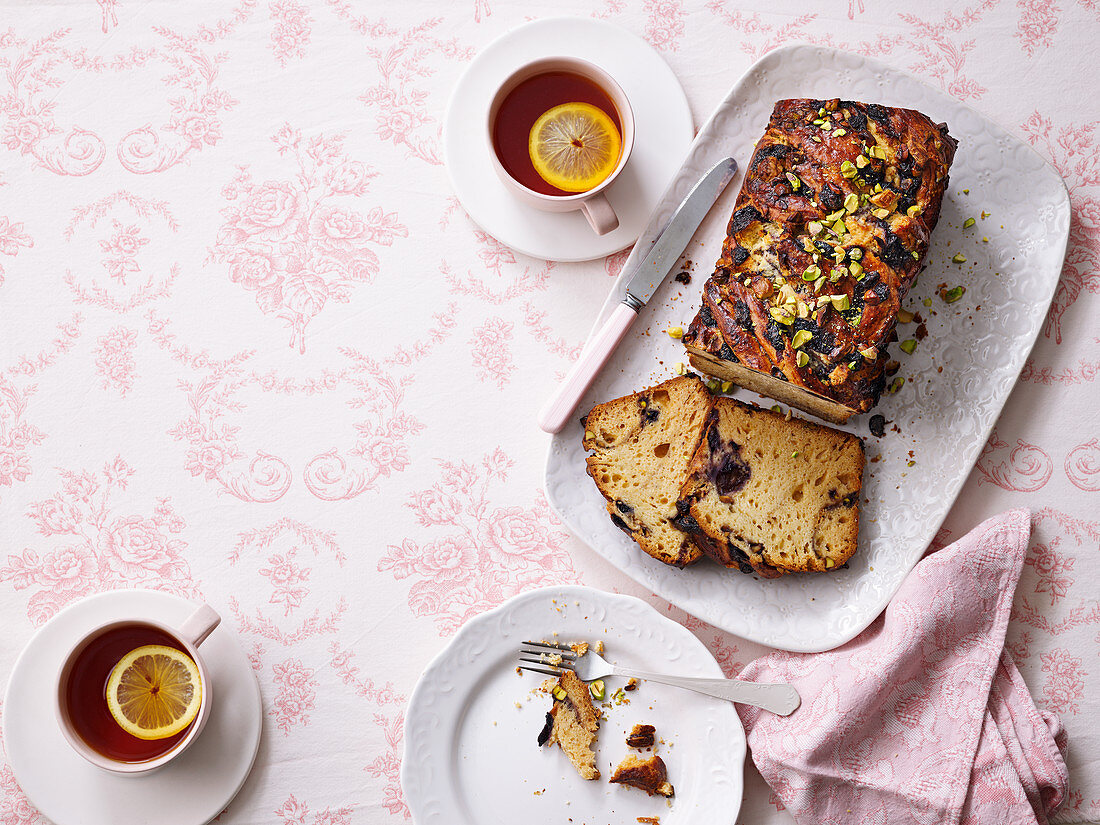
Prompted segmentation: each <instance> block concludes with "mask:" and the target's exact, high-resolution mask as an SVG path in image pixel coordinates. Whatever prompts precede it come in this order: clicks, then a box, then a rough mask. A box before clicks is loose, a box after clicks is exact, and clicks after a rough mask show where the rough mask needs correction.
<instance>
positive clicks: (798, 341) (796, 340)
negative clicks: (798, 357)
mask: <svg viewBox="0 0 1100 825" xmlns="http://www.w3.org/2000/svg"><path fill="white" fill-rule="evenodd" d="M813 337H814V334H813V333H812V332H810V331H809V330H807V329H800V330H798V332H796V333H795V334H794V337H793V338H791V346H792V347H794V348H795V349H801V348H802V346H803V345H804V344H808V343H810V341H811V339H813Z"/></svg>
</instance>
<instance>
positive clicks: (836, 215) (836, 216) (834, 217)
mask: <svg viewBox="0 0 1100 825" xmlns="http://www.w3.org/2000/svg"><path fill="white" fill-rule="evenodd" d="M843 217H844V210H843V209H838V210H836V212H830V213H829V214H828V215H826V216H825V220H826V221H828V222H829V223H836V222H837V221H839V220H840V219H841V218H843Z"/></svg>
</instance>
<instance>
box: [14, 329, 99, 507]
mask: <svg viewBox="0 0 1100 825" xmlns="http://www.w3.org/2000/svg"><path fill="white" fill-rule="evenodd" d="M83 320H84V319H83V318H82V317H81V316H80V315H74V316H73V317H72V319H71V320H69V321H65V322H62V323H60V324H58V325H57V336H56V337H55V338H54V339H53V341H51V342H50V346H49V347H48V348H47V349H44V350H42V351H41V352H38V353H36V354H34V355H23V356H22V357H20V358H18V359H17V360H16V361H15V363H14V364H11V365H10V366H9V367H8V368H7V369H6V370H4V371H3V372H0V495H2V494H3V493H4V492H6V491H7V489H8V488H11V487H12V486H14V485H15V484H17V483H19V482H23V481H26V480H27V479H28V478H30V476H31V472H32V469H31V458H30V450H31V448H32V447H35V446H37V445H39V444H41V443H42V442H43V441H44V440H45V438H46V433H44V432H43V431H42V430H41V429H40V428H39V427H37V426H36V425H35V424H33V423H32V422H31V420H30V419H29V418H28V408H29V405H30V399H31V396H33V395H34V393H35V391H36V390H37V389H38V387H37V385H36V384H33V383H27V382H26V381H25V379H27V378H35V377H37V376H38V375H39V374H41V372H42V371H43V370H45V369H47V368H49V367H51V366H53V365H54V364H55V363H56V362H57V360H58V359H59V358H60V356H61V355H64V354H65V353H67V352H69V351H70V350H71V349H72V348H73V346H74V345H75V344H76V341H77V339H78V338H79V337H80V333H81V324H82V323H83Z"/></svg>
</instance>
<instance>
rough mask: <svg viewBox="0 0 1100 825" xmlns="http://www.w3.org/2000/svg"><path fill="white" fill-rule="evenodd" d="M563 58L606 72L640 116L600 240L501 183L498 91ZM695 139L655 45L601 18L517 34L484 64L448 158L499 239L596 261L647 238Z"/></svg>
mask: <svg viewBox="0 0 1100 825" xmlns="http://www.w3.org/2000/svg"><path fill="white" fill-rule="evenodd" d="M560 55H568V56H571V57H579V58H583V59H584V60H588V61H589V62H591V63H595V64H596V65H598V66H600V67H601V68H603V69H604V70H605V71H606V72H607V73H608V74H610V75H611V76H612V77H614V78H615V79H616V80H617V81H618V82H619V85H620V86H622V87H623V91H625V92H626V95H627V97H628V98H629V99H630V106H631V108H632V109H633V110H634V122H635V138H634V151H633V152H632V153H631V155H630V160H629V161H628V162H627V165H626V167H625V168H624V169H623V171H622V172H621V173H620V175H619V178H618V179H617V180H616V181H615V183H614V184H613V185H612V186H611V187H610V188H609V189H608V190H607V197H608V200H610V201H611V204H612V206H614V207H615V212H616V213H617V214H618V216H619V228H618V229H616V230H614V231H613V232H609V233H607V234H606V235H597V234H596V233H595V232H593V231H592V228H591V227H590V226H589V225H588V222H587V221H586V220H585V219H584V216H582V215H581V213H580V212H564V213H551V212H542V211H539V210H538V209H533V208H531V207H529V206H525V205H524V204H521V203H520V202H519V201H518V200H516V198H514V197H513V196H512V195H511V193H510V192H509V191H508V190H507V189H505V188H504V185H503V184H502V183H501V182H500V180H499V179H498V178H497V175H496V172H495V171H494V170H493V166H492V162H491V159H490V154H489V153H490V152H491V151H492V150H491V148H490V147H489V145H488V141H487V139H486V126H485V123H486V120H487V118H488V116H489V102H490V101H491V99H492V97H493V94H494V92H496V90H497V88H498V87H499V86H500V84H501V82H503V80H504V79H505V78H506V77H507V76H508V75H509V74H511V73H512V72H513V71H514V70H515V69H517V68H519V66H521V65H522V64H524V63H527V62H529V61H531V60H534V59H536V58H539V57H549V56H560ZM694 136H695V128H694V124H693V123H692V119H691V110H690V109H689V108H688V102H687V98H686V97H685V96H684V90H683V89H682V88H681V87H680V82H679V81H678V80H677V79H676V75H674V74H673V73H672V69H670V68H669V67H668V64H667V63H665V61H664V60H663V59H662V58H661V56H660V55H659V54H658V53H657V52H656V51H654V49H653V48H652V47H651V46H650V45H649V44H648V43H646V42H645V41H644V40H642V39H640V38H638V37H635V36H634V35H633V34H631V33H630V32H628V31H626V30H625V29H621V28H619V27H618V26H615V25H612V24H611V23H605V22H603V21H601V20H591V19H588V18H584V17H556V18H550V19H546V20H536V21H534V22H533V23H527V24H526V25H523V26H520V27H519V28H516V29H513V30H512V31H510V32H507V33H506V34H503V35H501V36H500V37H498V38H497V39H496V40H494V41H493V42H492V43H490V44H489V45H488V46H486V47H485V49H484V50H483V51H482V52H481V53H480V54H478V56H477V57H475V58H474V60H473V62H472V63H470V65H469V66H468V67H467V68H466V71H465V72H463V74H462V76H461V77H460V78H459V79H458V83H457V84H455V88H454V92H453V93H452V94H451V100H450V103H449V104H448V106H447V114H446V117H445V118H444V120H443V154H444V161H445V163H446V166H447V172H448V174H449V175H450V177H451V185H452V186H453V187H454V190H455V193H456V194H457V195H458V199H459V200H460V201H461V202H462V205H463V207H465V209H466V211H467V212H468V213H469V215H470V217H471V218H473V220H474V221H475V222H476V223H477V224H478V225H480V226H481V227H482V228H483V229H484V230H485V231H486V232H488V233H489V234H490V235H492V236H493V237H495V238H496V239H497V240H499V241H500V242H501V243H504V244H507V245H508V246H510V247H512V248H513V249H515V250H517V251H519V252H523V253H524V254H527V255H531V256H533V257H536V258H546V259H548V260H553V261H587V260H591V259H592V258H601V257H603V256H605V255H610V254H612V253H613V252H618V251H619V250H620V249H625V248H626V247H628V246H630V244H632V243H634V241H636V240H637V239H638V236H639V235H641V234H642V230H643V229H645V226H646V222H647V221H648V219H649V213H650V212H651V211H652V210H653V207H654V206H655V205H656V204H657V201H658V199H659V198H660V197H661V194H662V193H663V192H664V190H665V187H666V186H667V185H668V182H669V181H670V180H671V179H672V176H673V175H674V174H675V173H676V172H677V171H678V170H679V168H680V165H681V163H683V159H684V155H685V154H686V153H687V150H688V147H689V146H690V145H691V141H692V138H693V137H694Z"/></svg>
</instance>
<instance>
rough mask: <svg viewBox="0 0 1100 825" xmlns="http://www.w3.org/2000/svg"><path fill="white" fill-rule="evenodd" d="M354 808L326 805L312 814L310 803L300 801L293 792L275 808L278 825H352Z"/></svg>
mask: <svg viewBox="0 0 1100 825" xmlns="http://www.w3.org/2000/svg"><path fill="white" fill-rule="evenodd" d="M353 810H354V809H353V808H348V807H343V808H335V809H333V808H329V807H326V808H324V809H322V810H320V811H317V812H316V813H314V814H313V815H312V816H310V809H309V805H307V804H306V803H305V802H299V801H298V799H297V798H296V797H295V796H294V794H291V795H290V796H289V797H288V798H287V800H286V802H284V803H283V804H282V805H280V806H279V807H278V808H277V809H276V810H275V816H277V817H279V822H278V825H351V815H352V812H353Z"/></svg>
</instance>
